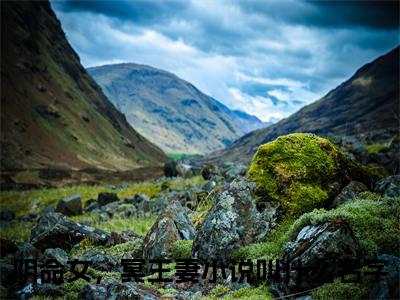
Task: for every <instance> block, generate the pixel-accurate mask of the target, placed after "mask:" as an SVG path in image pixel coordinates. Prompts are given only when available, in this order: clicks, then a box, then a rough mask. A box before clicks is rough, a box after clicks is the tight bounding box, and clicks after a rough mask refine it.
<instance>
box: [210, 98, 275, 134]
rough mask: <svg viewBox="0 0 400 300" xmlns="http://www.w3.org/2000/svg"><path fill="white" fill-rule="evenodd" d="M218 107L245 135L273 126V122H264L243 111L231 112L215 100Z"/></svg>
mask: <svg viewBox="0 0 400 300" xmlns="http://www.w3.org/2000/svg"><path fill="white" fill-rule="evenodd" d="M213 100H214V102H215V103H216V104H217V105H218V107H219V108H220V109H221V110H222V111H223V112H225V113H226V114H227V115H228V116H229V117H230V118H231V119H232V120H233V122H235V124H236V125H237V126H238V127H239V128H240V130H241V131H242V132H243V133H249V132H251V131H254V130H256V129H260V128H265V127H268V126H270V125H271V124H272V122H263V121H261V120H260V119H259V118H257V117H256V116H253V115H250V114H248V113H246V112H244V111H241V110H231V109H230V108H228V107H227V106H226V105H224V104H222V103H221V102H219V101H217V100H215V99H213Z"/></svg>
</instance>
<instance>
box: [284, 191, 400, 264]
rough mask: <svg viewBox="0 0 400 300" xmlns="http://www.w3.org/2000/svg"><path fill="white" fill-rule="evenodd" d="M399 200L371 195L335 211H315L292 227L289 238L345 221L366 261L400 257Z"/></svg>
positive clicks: (305, 215) (362, 196)
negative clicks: (314, 227) (306, 229)
mask: <svg viewBox="0 0 400 300" xmlns="http://www.w3.org/2000/svg"><path fill="white" fill-rule="evenodd" d="M399 216H400V199H399V198H389V197H380V196H378V195H376V194H372V193H369V192H365V193H362V194H361V195H359V197H358V198H356V199H354V200H352V201H350V202H346V203H345V204H343V205H342V206H339V207H338V208H336V209H334V210H329V211H327V210H325V209H320V210H314V211H312V212H310V213H307V214H304V215H303V216H301V217H300V218H299V219H298V220H296V222H295V223H294V224H293V225H292V226H291V228H290V229H289V231H288V232H287V235H288V237H289V239H294V238H295V237H296V236H297V234H298V233H299V231H300V230H301V229H302V228H303V227H304V226H307V225H317V224H322V223H325V222H331V221H345V222H347V223H348V224H349V225H350V227H351V229H352V230H353V232H354V235H355V237H356V239H357V240H358V242H359V244H360V245H361V247H362V249H363V251H364V255H365V257H366V258H368V257H369V258H376V257H377V256H378V255H380V254H383V253H387V254H391V255H395V256H399V255H400V249H399V247H398V245H399V244H400V228H399Z"/></svg>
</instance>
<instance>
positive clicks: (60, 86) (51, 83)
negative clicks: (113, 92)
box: [1, 2, 166, 171]
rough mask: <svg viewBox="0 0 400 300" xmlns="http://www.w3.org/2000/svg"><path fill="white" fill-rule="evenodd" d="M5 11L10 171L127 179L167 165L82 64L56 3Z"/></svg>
mask: <svg viewBox="0 0 400 300" xmlns="http://www.w3.org/2000/svg"><path fill="white" fill-rule="evenodd" d="M1 5H2V38H1V39H2V44H3V45H4V47H2V59H1V74H2V98H1V104H2V110H1V117H2V118H1V152H2V159H1V165H2V170H4V169H24V168H29V169H37V168H66V169H74V170H76V169H85V168H96V169H104V170H119V171H122V170H128V169H133V168H139V167H144V166H150V165H159V164H161V163H162V162H163V161H165V159H166V155H165V154H164V153H163V152H162V151H161V150H160V149H159V148H158V147H156V146H155V145H153V144H151V143H150V142H149V141H147V140H146V139H145V138H144V137H143V136H141V135H140V134H138V133H137V132H136V131H135V130H134V129H133V128H132V127H131V126H130V125H129V124H128V122H127V121H126V118H125V116H124V115H123V114H121V113H120V112H119V111H118V110H117V109H116V108H115V107H114V106H113V104H112V103H111V102H110V101H109V100H108V99H107V98H106V96H105V95H104V94H103V93H102V91H101V88H100V87H99V86H98V85H97V84H96V82H95V81H94V80H93V79H92V78H91V77H90V75H89V74H88V73H87V72H86V70H85V69H84V68H83V66H82V65H81V64H80V59H79V56H78V55H77V53H76V52H75V51H74V50H73V48H72V47H71V45H70V44H69V43H68V41H67V39H66V36H65V33H64V32H63V30H62V28H61V24H60V22H59V20H58V19H57V17H56V15H55V14H54V12H53V10H52V9H51V5H50V3H49V2H2V3H1ZM32 16H35V17H32ZM15 78H18V82H16V81H15V80H14V79H15ZM21 108H23V109H21Z"/></svg>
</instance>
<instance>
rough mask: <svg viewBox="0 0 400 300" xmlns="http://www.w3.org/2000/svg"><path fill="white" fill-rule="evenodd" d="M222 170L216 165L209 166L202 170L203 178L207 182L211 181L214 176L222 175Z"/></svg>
mask: <svg viewBox="0 0 400 300" xmlns="http://www.w3.org/2000/svg"><path fill="white" fill-rule="evenodd" d="M220 173H221V172H220V170H219V169H218V167H217V166H216V165H207V166H205V167H204V168H203V169H201V176H202V177H203V178H204V179H205V180H209V179H211V177H212V176H213V175H220Z"/></svg>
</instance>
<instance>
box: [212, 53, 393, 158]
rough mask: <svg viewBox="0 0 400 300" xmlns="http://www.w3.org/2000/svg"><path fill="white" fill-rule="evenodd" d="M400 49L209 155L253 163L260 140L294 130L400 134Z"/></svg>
mask: <svg viewBox="0 0 400 300" xmlns="http://www.w3.org/2000/svg"><path fill="white" fill-rule="evenodd" d="M399 49H400V48H399V47H397V48H395V49H393V50H392V51H390V52H389V53H387V54H385V55H383V56H381V57H379V58H377V59H375V60H374V61H373V62H371V63H368V64H366V65H364V66H363V67H362V68H360V69H359V70H358V71H357V72H356V73H355V74H354V75H353V76H352V77H351V78H350V79H349V80H347V81H345V82H343V83H342V84H340V85H339V86H338V87H337V88H335V89H334V90H332V91H330V92H329V93H328V94H327V95H326V96H324V97H322V98H321V99H319V100H318V101H316V102H314V103H312V104H310V105H308V106H305V107H304V108H302V109H301V110H299V111H298V112H296V113H295V114H293V115H291V116H290V117H288V118H286V119H283V120H281V121H280V122H278V123H276V124H274V125H272V126H269V127H268V128H265V129H259V130H256V131H253V132H251V133H249V134H247V135H245V136H243V137H241V138H239V139H238V140H236V141H235V142H234V143H232V145H230V146H229V147H228V148H227V149H224V150H222V151H218V152H215V153H212V154H210V155H209V156H207V158H206V159H207V160H210V161H220V160H228V161H237V160H242V161H245V162H249V161H250V160H251V158H252V157H253V155H254V153H255V151H256V149H257V148H258V146H259V145H261V144H264V143H266V142H269V141H271V140H274V139H275V138H277V137H278V136H280V135H286V134H289V133H294V132H310V133H315V134H318V135H321V136H329V135H340V136H358V137H362V138H363V139H368V138H370V139H374V140H375V141H376V140H379V139H385V138H388V137H389V138H390V135H396V134H399V129H400V114H399V106H400V100H399V99H400V98H399V61H400V60H399V52H400V50H399Z"/></svg>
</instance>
